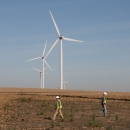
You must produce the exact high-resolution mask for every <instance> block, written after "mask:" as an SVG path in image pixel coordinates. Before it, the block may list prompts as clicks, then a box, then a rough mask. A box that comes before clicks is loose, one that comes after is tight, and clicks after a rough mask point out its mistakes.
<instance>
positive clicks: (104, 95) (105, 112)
mask: <svg viewBox="0 0 130 130" xmlns="http://www.w3.org/2000/svg"><path fill="white" fill-rule="evenodd" d="M106 96H107V92H104V93H103V96H102V100H101V105H102V112H103V113H104V116H106V115H107V107H106V103H107V102H106Z"/></svg>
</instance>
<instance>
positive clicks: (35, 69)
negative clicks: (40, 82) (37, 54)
mask: <svg viewBox="0 0 130 130" xmlns="http://www.w3.org/2000/svg"><path fill="white" fill-rule="evenodd" d="M32 68H33V67H32ZM33 69H34V70H36V71H38V72H41V71H40V70H38V69H36V68H33Z"/></svg>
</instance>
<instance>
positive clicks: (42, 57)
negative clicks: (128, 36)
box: [27, 42, 52, 88]
mask: <svg viewBox="0 0 130 130" xmlns="http://www.w3.org/2000/svg"><path fill="white" fill-rule="evenodd" d="M46 45H47V42H46V44H45V47H44V50H43V54H42V56H41V57H37V58H33V59H30V60H27V61H32V60H37V59H42V88H44V62H45V63H46V65H47V66H48V67H49V68H50V69H51V67H50V66H49V64H48V63H47V62H46V60H45V59H46V57H47V56H46V57H45V56H44V55H45V51H46ZM51 70H52V69H51Z"/></svg>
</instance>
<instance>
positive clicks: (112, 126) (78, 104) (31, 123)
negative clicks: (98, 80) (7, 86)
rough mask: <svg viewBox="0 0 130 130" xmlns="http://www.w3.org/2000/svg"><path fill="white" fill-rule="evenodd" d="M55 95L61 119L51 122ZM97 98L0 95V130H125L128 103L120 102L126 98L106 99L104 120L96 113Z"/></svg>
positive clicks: (129, 113)
mask: <svg viewBox="0 0 130 130" xmlns="http://www.w3.org/2000/svg"><path fill="white" fill-rule="evenodd" d="M88 93H89V92H88ZM57 94H58V95H60V97H61V101H62V105H63V109H62V112H63V115H64V117H65V119H64V120H62V119H61V117H60V116H59V115H58V116H57V118H56V121H55V122H54V121H53V120H52V118H53V114H54V112H55V103H56V101H55V95H57ZM113 95H114V94H113ZM101 96H102V93H101V92H97V94H96V92H95V93H94V94H92V93H89V94H86V93H85V94H84V93H76V92H75V93H71V92H70V91H69V93H67V92H62V93H60V91H58V92H56V91H55V92H52V93H51V92H50V91H49V92H45V93H41V92H40V93H34V92H32V93H30V92H28V93H26V92H15V93H13V92H12V93H9V92H8V93H1V95H0V106H1V107H0V130H129V128H130V101H129V100H123V99H129V94H128V95H127V96H126V95H123V94H122V95H121V93H120V94H119V95H118V94H117V95H116V96H115V98H114V96H112V94H111V95H110V96H109V97H108V99H107V104H108V106H107V107H108V115H107V117H104V116H103V114H100V113H99V112H100V110H101V105H100V98H101ZM124 96H125V98H124ZM119 99H120V100H119ZM121 99H122V100H121Z"/></svg>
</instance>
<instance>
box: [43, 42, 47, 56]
mask: <svg viewBox="0 0 130 130" xmlns="http://www.w3.org/2000/svg"><path fill="white" fill-rule="evenodd" d="M46 45H47V41H46V44H45V46H44V50H43V54H42V57H43V56H44V54H45V51H46Z"/></svg>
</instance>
